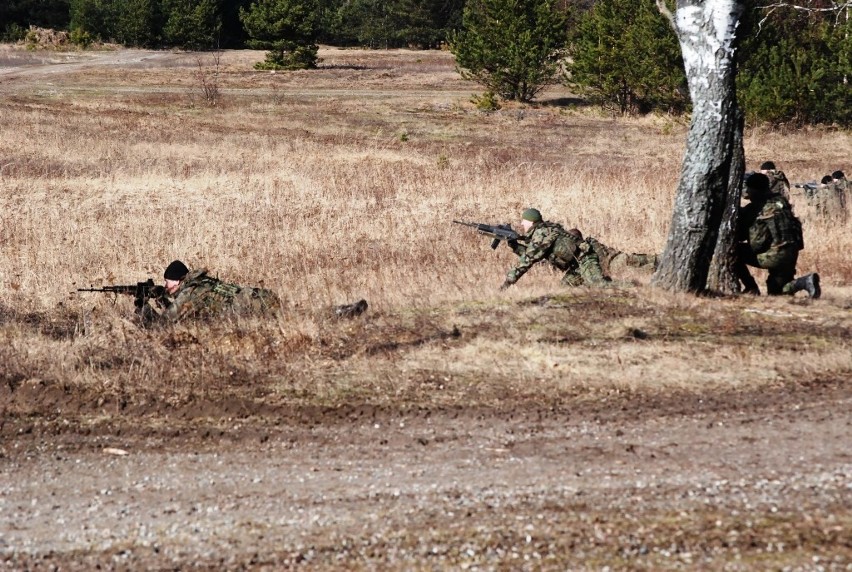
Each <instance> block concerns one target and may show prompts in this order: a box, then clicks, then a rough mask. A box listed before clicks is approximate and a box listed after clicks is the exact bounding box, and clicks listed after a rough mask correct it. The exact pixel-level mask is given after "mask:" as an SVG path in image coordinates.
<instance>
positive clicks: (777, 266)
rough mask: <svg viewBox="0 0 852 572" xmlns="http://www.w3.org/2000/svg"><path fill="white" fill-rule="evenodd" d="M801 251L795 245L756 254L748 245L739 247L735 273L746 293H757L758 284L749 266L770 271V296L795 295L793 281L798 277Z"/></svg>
mask: <svg viewBox="0 0 852 572" xmlns="http://www.w3.org/2000/svg"><path fill="white" fill-rule="evenodd" d="M798 259H799V249H798V248H796V246H794V245H789V246H782V247H780V248H771V249H769V250H768V251H766V252H761V253H760V254H755V253H754V251H752V249H751V247H750V246H749V245H748V244H739V245H737V263H736V264H735V265H734V271H735V272H736V275H737V278H739V280H740V282H742V284H743V287H744V288H745V290H746V291H752V292H757V291H759V288H758V287H757V282H756V281H755V280H754V277H753V276H752V275H751V273H750V272H749V271H748V267H749V266H754V267H755V268H763V269H765V270H768V271H769V276H767V278H766V292H767V294H769V295H770V296H777V295H779V294H792V293H794V287H793V279H794V278H795V277H796V262H797V261H798Z"/></svg>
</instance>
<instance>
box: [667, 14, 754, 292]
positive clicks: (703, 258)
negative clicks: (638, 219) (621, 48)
mask: <svg viewBox="0 0 852 572" xmlns="http://www.w3.org/2000/svg"><path fill="white" fill-rule="evenodd" d="M656 1H657V7H658V9H659V10H660V12H661V13H662V14H663V15H664V16H665V17H666V18H668V20H669V22H670V23H671V25H672V27H673V28H674V30H675V33H676V34H677V37H678V41H679V42H680V47H681V53H682V55H683V64H684V69H685V71H686V78H687V84H688V86H689V94H690V97H691V99H692V119H691V122H690V126H689V134H688V138H687V143H686V155H685V156H684V159H683V163H682V166H681V173H680V181H679V183H678V188H677V192H676V195H675V204H674V212H673V214H672V219H671V225H670V227H669V236H668V239H667V242H666V246H665V249H664V250H663V254H662V257H661V260H660V264H659V267H658V269H657V272H656V273H655V274H654V277H653V279H652V284H654V285H655V286H658V287H661V288H665V289H668V290H673V291H679V292H694V293H701V292H706V291H715V292H721V293H733V292H735V291H736V289H737V287H738V284H737V280H736V278H735V276H734V273H733V271H732V266H733V260H734V240H735V232H734V230H735V225H736V218H737V211H738V208H739V202H740V183H741V181H742V177H743V171H744V169H745V161H744V153H743V138H742V133H743V114H742V112H741V111H740V108H739V106H738V104H737V97H736V86H735V79H736V58H735V50H736V43H737V29H738V26H739V23H740V18H741V17H742V15H743V12H744V9H745V2H744V1H743V0H677V9H676V10H675V12H674V13H672V12H671V11H670V10H669V9H668V8H667V7H666V6H665V4H664V3H663V0H656Z"/></svg>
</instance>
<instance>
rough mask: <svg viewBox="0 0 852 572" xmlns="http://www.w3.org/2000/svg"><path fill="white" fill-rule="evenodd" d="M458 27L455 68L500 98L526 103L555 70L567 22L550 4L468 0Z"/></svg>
mask: <svg viewBox="0 0 852 572" xmlns="http://www.w3.org/2000/svg"><path fill="white" fill-rule="evenodd" d="M462 26H463V28H462V30H461V31H459V32H457V33H455V34H453V35H452V36H451V39H450V51H451V52H452V53H453V55H454V56H455V57H456V67H457V68H458V70H459V72H460V73H461V74H462V76H463V77H465V78H466V79H472V80H474V81H476V82H477V83H480V84H481V85H483V86H485V87H486V88H487V89H488V90H489V91H491V92H493V93H496V94H498V95H499V96H500V97H502V98H504V99H512V100H517V101H530V100H532V99H533V98H534V97H535V96H536V94H538V93H539V92H540V91H541V90H542V89H543V88H544V87H545V86H547V85H548V84H550V83H552V82H553V81H554V79H555V77H556V75H557V74H558V72H559V65H560V63H561V62H562V59H563V56H564V48H565V45H566V43H567V24H566V18H565V14H564V13H562V12H560V11H558V10H557V9H555V8H554V6H553V3H552V2H550V1H549V0H468V2H467V5H466V6H465V9H464V14H463V16H462Z"/></svg>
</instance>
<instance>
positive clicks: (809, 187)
mask: <svg viewBox="0 0 852 572" xmlns="http://www.w3.org/2000/svg"><path fill="white" fill-rule="evenodd" d="M793 186H794V187H796V188H797V189H805V192H806V193H808V194H811V193H813V192H814V191H815V190H817V187H819V183H817V182H816V181H809V182H807V183H796V184H795V185H793Z"/></svg>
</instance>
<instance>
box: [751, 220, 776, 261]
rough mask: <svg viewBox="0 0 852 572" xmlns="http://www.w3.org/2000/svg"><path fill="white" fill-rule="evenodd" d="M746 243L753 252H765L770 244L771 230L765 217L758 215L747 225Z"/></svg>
mask: <svg viewBox="0 0 852 572" xmlns="http://www.w3.org/2000/svg"><path fill="white" fill-rule="evenodd" d="M748 244H749V246H750V247H751V250H752V252H754V253H755V254H760V253H762V252H766V251H767V250H769V248H770V247H771V246H772V232H771V231H770V230H769V224H768V218H767V217H758V218H757V220H755V221H754V223H752V225H751V226H750V227H749V229H748Z"/></svg>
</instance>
